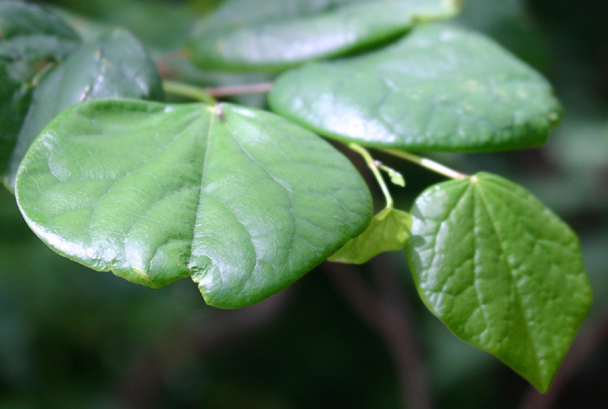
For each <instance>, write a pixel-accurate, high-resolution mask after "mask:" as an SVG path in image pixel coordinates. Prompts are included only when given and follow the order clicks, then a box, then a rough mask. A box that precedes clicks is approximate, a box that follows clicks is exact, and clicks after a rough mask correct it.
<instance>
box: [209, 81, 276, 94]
mask: <svg viewBox="0 0 608 409" xmlns="http://www.w3.org/2000/svg"><path fill="white" fill-rule="evenodd" d="M272 85H273V83H272V82H261V83H259V84H245V85H228V86H225V87H214V88H205V91H206V92H207V93H208V94H209V95H211V96H213V97H216V98H219V97H228V96H231V95H243V94H261V93H264V92H268V91H270V90H271V89H272Z"/></svg>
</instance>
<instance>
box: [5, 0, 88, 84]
mask: <svg viewBox="0 0 608 409" xmlns="http://www.w3.org/2000/svg"><path fill="white" fill-rule="evenodd" d="M79 42H80V39H79V37H78V34H76V32H75V31H74V30H73V29H72V28H71V27H70V26H69V25H68V24H67V23H66V22H64V21H63V20H62V19H61V18H60V17H58V16H57V15H56V14H54V13H52V12H49V11H47V10H46V9H44V8H42V7H40V6H37V5H34V4H28V3H25V2H22V1H12V0H11V1H2V2H0V65H2V64H6V65H7V72H8V73H9V74H10V77H12V78H13V79H18V80H20V81H23V82H27V81H29V80H31V78H32V76H33V75H35V73H36V69H37V68H38V67H37V66H36V64H37V62H38V60H41V59H42V60H43V59H48V58H51V59H61V58H62V57H63V56H65V55H66V54H67V53H69V52H70V51H71V50H73V49H74V48H75V47H76V46H77V45H78V43H79ZM0 80H3V78H1V77H0Z"/></svg>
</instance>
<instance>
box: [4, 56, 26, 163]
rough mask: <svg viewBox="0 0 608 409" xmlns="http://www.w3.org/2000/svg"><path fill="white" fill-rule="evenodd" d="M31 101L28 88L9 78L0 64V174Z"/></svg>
mask: <svg viewBox="0 0 608 409" xmlns="http://www.w3.org/2000/svg"><path fill="white" fill-rule="evenodd" d="M31 99H32V92H31V90H30V88H29V87H27V86H26V85H24V84H22V83H21V82H20V81H17V80H14V79H12V78H10V76H9V75H8V72H7V71H6V66H5V65H2V64H1V63H0V174H2V170H4V167H5V166H6V163H7V162H8V159H9V158H10V155H11V152H12V151H13V149H14V147H15V142H16V139H17V135H18V134H19V130H20V129H21V126H22V125H23V121H24V120H25V116H26V115H27V110H28V107H29V106H30V101H31Z"/></svg>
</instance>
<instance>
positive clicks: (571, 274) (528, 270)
mask: <svg viewBox="0 0 608 409" xmlns="http://www.w3.org/2000/svg"><path fill="white" fill-rule="evenodd" d="M412 217H413V225H412V232H411V237H410V240H409V241H408V243H407V245H406V249H407V254H408V259H409V261H410V265H411V267H412V272H413V274H414V279H415V282H416V286H417V287H418V291H419V293H420V296H421V297H422V300H423V301H424V302H425V304H426V305H427V306H428V307H429V309H430V310H431V311H432V312H433V313H434V314H435V315H436V316H437V317H438V318H439V319H440V320H441V321H443V322H444V323H445V324H446V325H447V326H448V327H449V328H450V329H451V330H452V331H453V332H454V333H455V334H456V335H457V336H459V337H460V338H462V339H463V340H465V341H467V342H469V343H470V344H472V345H474V346H476V347H478V348H480V349H482V350H484V351H487V352H489V353H491V354H494V355H495V356H497V357H498V358H499V359H500V360H502V361H503V362H504V363H506V364H507V365H509V366H510V367H511V368H513V369H514V370H515V371H516V372H518V373H519V374H520V375H522V376H523V377H524V378H526V379H527V380H528V381H529V382H531V383H532V384H533V385H534V386H535V387H536V388H537V389H538V390H539V391H541V392H545V391H547V389H548V388H549V386H550V384H551V381H552V379H553V377H554V375H555V373H556V372H557V369H558V366H559V364H560V362H561V361H562V359H563V357H564V355H565V354H566V352H567V351H568V348H569V347H570V344H571V343H572V340H573V338H574V336H575V334H576V331H577V329H578V327H579V325H580V323H581V321H582V320H583V318H584V317H585V315H586V314H587V311H588V310H589V307H590V305H591V301H592V295H591V289H590V286H589V282H588V279H587V275H586V273H585V270H584V266H583V262H582V257H581V252H580V246H579V242H578V238H577V237H576V235H575V234H574V232H572V230H571V229H570V228H569V227H568V226H567V225H566V224H564V222H562V221H561V220H560V219H559V218H558V217H557V216H556V215H555V214H554V213H552V212H551V211H550V210H549V209H547V208H546V207H545V206H544V205H543V204H542V203H540V202H539V201H538V200H537V199H536V198H535V197H534V196H532V195H531V194H530V193H529V192H528V191H526V190H525V189H524V188H522V187H521V186H519V185H516V184H514V183H512V182H510V181H508V180H505V179H503V178H501V177H498V176H495V175H491V174H487V173H480V174H478V175H476V176H474V177H471V178H467V179H461V180H455V181H450V182H445V183H440V184H438V185H435V186H432V187H430V188H428V189H427V190H426V191H424V192H423V193H422V194H421V195H420V197H419V198H418V199H417V200H416V202H415V204H414V207H413V210H412Z"/></svg>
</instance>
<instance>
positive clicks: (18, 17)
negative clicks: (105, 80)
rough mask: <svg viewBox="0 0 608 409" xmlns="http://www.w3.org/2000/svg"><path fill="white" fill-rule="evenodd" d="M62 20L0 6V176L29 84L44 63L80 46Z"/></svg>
mask: <svg viewBox="0 0 608 409" xmlns="http://www.w3.org/2000/svg"><path fill="white" fill-rule="evenodd" d="M79 41H80V40H79V38H78V35H77V34H76V33H75V32H74V30H72V28H71V27H70V26H69V25H68V24H66V23H65V22H64V21H63V20H62V19H61V18H59V17H58V16H56V15H55V14H53V13H51V12H49V11H47V10H46V9H44V8H42V7H40V6H36V5H33V4H28V3H24V2H20V1H12V0H11V1H2V2H0V175H2V174H3V172H4V169H5V167H6V164H7V162H8V160H9V158H10V155H11V152H12V151H13V149H14V147H15V143H16V140H17V135H18V134H19V130H20V129H21V127H22V126H23V123H24V121H25V117H26V115H27V111H28V108H29V105H30V102H31V99H32V87H33V84H31V82H33V81H35V76H36V75H37V74H38V72H39V71H40V70H41V69H43V67H44V64H45V63H46V62H47V60H59V59H61V58H62V57H64V56H65V54H67V53H68V52H70V51H71V50H72V49H73V48H74V47H76V46H77V45H78V42H79Z"/></svg>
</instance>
